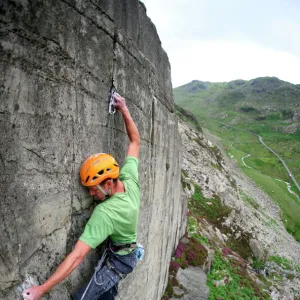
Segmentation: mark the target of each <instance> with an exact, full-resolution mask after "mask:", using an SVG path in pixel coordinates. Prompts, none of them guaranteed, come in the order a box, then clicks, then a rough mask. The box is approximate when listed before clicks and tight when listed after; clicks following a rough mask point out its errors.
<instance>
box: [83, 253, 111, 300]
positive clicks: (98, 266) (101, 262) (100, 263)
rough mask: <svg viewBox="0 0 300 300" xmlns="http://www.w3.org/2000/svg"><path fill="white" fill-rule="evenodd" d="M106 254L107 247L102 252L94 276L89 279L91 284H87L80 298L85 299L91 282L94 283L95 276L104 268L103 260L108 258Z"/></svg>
mask: <svg viewBox="0 0 300 300" xmlns="http://www.w3.org/2000/svg"><path fill="white" fill-rule="evenodd" d="M106 255H107V250H106V249H105V250H104V252H103V254H102V256H101V259H100V260H99V262H98V265H97V267H96V268H95V272H94V275H93V276H92V278H91V280H90V281H89V284H88V285H87V287H86V289H85V291H84V293H83V294H82V296H81V298H80V300H83V299H84V297H85V295H86V293H87V291H88V289H89V287H90V285H91V283H92V282H93V280H94V279H95V277H96V275H97V273H98V271H100V269H101V268H102V265H103V262H104V260H105V258H106Z"/></svg>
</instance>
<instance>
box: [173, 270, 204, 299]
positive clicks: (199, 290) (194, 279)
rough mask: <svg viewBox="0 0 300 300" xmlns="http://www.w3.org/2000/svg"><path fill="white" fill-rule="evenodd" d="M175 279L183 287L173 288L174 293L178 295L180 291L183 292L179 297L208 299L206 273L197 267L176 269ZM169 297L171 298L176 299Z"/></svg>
mask: <svg viewBox="0 0 300 300" xmlns="http://www.w3.org/2000/svg"><path fill="white" fill-rule="evenodd" d="M176 279H177V280H178V282H179V284H180V285H181V286H182V287H183V290H182V289H179V288H177V290H176V289H175V294H176V295H178V296H180V295H181V291H184V294H182V295H181V297H180V299H185V300H196V299H197V300H205V299H208V295H209V288H208V287H207V286H206V274H205V273H204V271H203V270H202V269H201V268H199V267H191V266H190V267H188V268H186V269H184V270H183V269H181V268H179V269H178V272H177V275H176ZM178 298H179V297H176V298H173V297H172V298H171V299H178Z"/></svg>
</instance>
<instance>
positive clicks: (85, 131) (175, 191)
mask: <svg viewBox="0 0 300 300" xmlns="http://www.w3.org/2000/svg"><path fill="white" fill-rule="evenodd" d="M0 24H1V30H0V74H1V77H0V129H1V133H2V137H1V140H0V171H1V172H0V173H1V179H0V187H1V200H0V219H1V222H0V228H1V232H2V234H1V235H0V298H1V299H17V298H18V297H19V295H20V294H19V291H18V288H19V287H20V284H21V283H22V282H24V280H25V279H28V280H31V281H32V282H36V283H38V282H40V283H42V282H43V281H44V280H45V279H46V278H47V277H49V276H50V275H51V273H52V272H53V271H54V270H55V269H56V267H57V266H58V265H59V263H61V261H62V260H63V258H64V257H65V255H66V254H68V253H69V252H70V250H71V249H72V247H73V245H74V243H75V242H76V240H77V239H78V237H79V235H80V233H81V232H82V230H83V227H84V224H85V223H86V221H87V219H88V217H89V215H90V213H91V211H92V210H93V207H94V204H93V201H92V199H91V197H90V196H89V195H88V193H87V191H86V190H85V189H84V188H82V187H81V186H80V183H79V176H78V173H79V167H80V163H81V162H82V160H83V158H84V157H86V156H87V154H91V153H95V152H110V153H112V154H113V155H114V156H115V157H116V158H117V160H118V161H119V162H120V163H121V164H122V162H123V160H124V157H125V154H126V149H127V145H128V141H127V135H126V131H125V127H124V124H123V121H122V118H121V116H120V115H119V114H118V113H117V114H116V115H115V116H109V114H108V90H109V88H110V86H111V83H112V82H114V84H115V86H116V87H117V90H118V92H119V93H120V94H122V95H123V96H125V98H126V100H127V104H128V107H129V110H130V111H131V113H132V116H133V118H134V120H135V121H136V123H137V126H138V128H139V130H140V134H141V138H142V145H141V153H140V169H139V174H140V181H141V187H142V201H141V213H140V221H139V231H138V234H139V241H140V242H141V243H143V244H144V245H145V250H146V257H145V259H144V261H143V262H142V263H141V264H140V265H138V267H137V268H136V270H135V272H134V273H133V274H132V275H130V276H129V277H128V278H127V279H126V280H125V281H124V282H123V284H122V286H121V290H120V294H121V298H122V299H123V300H126V299H147V300H149V299H160V296H161V294H162V292H163V290H164V287H165V285H166V281H167V271H168V263H169V259H170V257H171V252H172V250H173V249H174V246H175V244H176V243H177V241H178V238H179V237H180V236H181V235H182V234H183V232H184V229H185V222H186V220H185V214H184V213H185V209H186V205H187V204H186V203H184V202H182V201H181V200H180V190H181V189H180V168H181V150H180V147H179V144H180V136H179V133H178V128H177V119H176V117H175V115H174V114H173V100H172V86H171V78H170V64H169V61H168V57H167V55H166V53H165V52H164V50H163V49H162V47H161V43H160V40H159V37H158V35H157V32H156V29H155V26H154V25H153V23H152V22H151V20H150V19H149V18H148V17H147V15H146V9H145V7H144V5H143V4H142V3H140V2H139V1H137V0H130V1H129V0H126V1H118V0H106V1H102V0H85V1H84V0H77V1H73V0H60V1H54V0H50V1H42V0H40V1H38V0H33V1H27V0H14V1H13V0H4V1H2V2H1V4H0ZM97 258H98V253H96V251H93V253H91V254H90V255H89V257H88V258H87V259H86V260H85V262H84V263H83V264H82V265H81V266H80V267H79V268H78V270H76V271H74V273H73V274H72V275H71V276H70V277H69V278H68V279H67V280H65V281H64V282H63V283H62V284H60V285H59V286H57V287H56V288H54V289H53V291H51V293H50V294H48V296H46V297H45V298H47V297H48V299H59V300H64V299H70V294H71V293H72V292H73V291H74V290H75V289H77V288H78V287H79V286H80V285H81V284H83V283H84V282H85V281H86V280H87V278H88V276H89V275H90V274H91V273H92V271H93V265H94V263H95V262H96V261H97Z"/></svg>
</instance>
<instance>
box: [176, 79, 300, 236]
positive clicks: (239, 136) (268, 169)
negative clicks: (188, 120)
mask: <svg viewBox="0 0 300 300" xmlns="http://www.w3.org/2000/svg"><path fill="white" fill-rule="evenodd" d="M262 81H263V82H262V83H261V82H260V83H257V82H256V83H255V84H254V87H255V89H254V90H253V84H252V85H251V82H250V83H249V82H248V83H243V82H242V86H240V85H238V88H237V89H230V90H228V84H226V83H202V85H200V87H199V82H192V83H190V84H189V85H187V86H184V87H179V88H177V89H174V99H175V102H176V103H177V104H178V105H180V106H182V107H183V108H186V109H188V110H190V111H192V112H193V113H194V115H195V116H196V118H197V119H198V121H199V123H200V125H201V126H203V127H205V128H208V129H209V130H210V131H211V132H213V133H214V134H216V135H218V136H219V137H221V138H222V141H223V143H224V145H225V149H226V150H227V152H228V153H231V154H232V155H233V156H234V159H236V160H237V162H238V164H239V165H240V167H241V168H242V170H243V171H244V172H245V173H246V174H247V175H248V176H249V177H250V178H252V180H254V181H255V182H256V183H257V184H258V185H259V186H261V187H262V188H263V190H265V192H266V193H267V194H269V195H270V196H271V198H272V199H274V201H275V202H276V203H278V204H279V206H280V208H281V210H282V219H283V221H284V222H285V224H286V228H287V230H288V231H289V232H290V233H292V234H293V235H294V237H295V238H296V239H297V240H298V241H300V218H299V212H300V203H299V201H298V199H297V197H295V196H294V195H292V194H290V193H289V192H288V191H287V188H286V184H284V183H281V182H279V181H277V180H276V179H280V180H284V181H289V176H288V174H287V172H286V171H285V169H284V168H283V166H282V164H281V163H280V162H279V161H278V159H277V157H275V156H274V155H273V154H272V153H270V152H269V151H268V150H267V149H266V148H265V147H264V146H263V145H262V144H261V143H260V142H259V141H258V139H257V137H255V136H254V135H251V134H250V133H247V132H243V131H238V130H235V129H233V128H228V127H225V126H223V125H221V124H220V123H218V122H217V121H222V122H224V123H226V124H228V123H230V122H232V121H234V124H233V125H234V126H236V127H238V128H241V129H246V130H250V131H253V132H255V133H257V134H259V135H261V136H262V137H263V139H264V141H265V143H266V144H267V145H268V146H270V147H271V148H272V149H274V150H275V151H276V152H278V153H279V155H281V156H282V157H283V159H284V160H285V161H286V163H287V165H288V166H289V168H290V169H291V171H292V172H293V174H294V176H295V178H296V179H297V180H298V181H299V182H300V133H297V134H283V133H281V132H279V131H275V130H274V127H278V126H279V127H282V126H285V124H284V123H282V122H283V120H282V113H281V112H282V111H283V109H285V110H286V111H288V110H289V109H292V107H295V105H297V103H299V104H300V98H297V97H298V94H297V93H296V92H297V89H298V87H296V88H295V86H293V85H290V84H287V83H283V84H282V85H283V86H281V87H278V86H277V87H276V88H275V89H274V90H273V91H270V86H268V89H269V90H267V91H264V90H263V89H264V88H266V87H265V85H266V83H265V82H264V80H262ZM252 83H253V82H252ZM271 83H272V82H271ZM245 85H246V86H245ZM275 85H278V82H276V81H275ZM203 88H204V89H203ZM257 90H259V92H257ZM276 90H277V91H278V90H279V92H278V93H279V96H278V95H277V94H276V93H275V92H274V91H276ZM282 90H284V91H286V94H288V95H290V96H291V99H290V106H289V105H288V104H287V101H286V100H285V101H283V100H282ZM299 91H300V89H299ZM255 92H256V94H255ZM293 93H294V94H293ZM253 95H255V97H256V98H255V99H252V98H253V97H254V96H253ZM258 95H259V97H258ZM251 97H252V98H251ZM264 97H265V98H264ZM299 97H300V92H299ZM257 98H259V100H257ZM245 99H248V100H247V101H248V102H247V105H248V106H247V107H254V108H255V110H251V109H250V111H248V112H241V110H240V109H239V108H240V107H243V105H244V107H246V106H245ZM249 99H250V100H249ZM251 99H252V100H251ZM280 99H281V100H280ZM272 100H273V102H272ZM258 102H259V103H260V104H259V105H258V104H257V103H258ZM263 103H265V104H267V106H268V105H269V106H270V107H273V111H271V112H267V113H266V112H265V111H264V109H260V108H261V107H263V106H266V105H265V104H263ZM259 107H260V108H259ZM275 109H277V112H276V111H274V110H275ZM262 116H263V117H264V118H265V119H264V120H259V121H258V120H256V119H257V118H261V117H262ZM247 154H251V156H250V157H247V158H245V162H246V163H247V165H249V166H251V167H252V168H247V167H245V166H244V164H243V162H242V160H241V158H242V157H244V156H246V155H247ZM292 187H293V184H292ZM293 190H294V191H295V192H297V190H296V189H295V187H294V189H293Z"/></svg>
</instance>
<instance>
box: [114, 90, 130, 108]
mask: <svg viewBox="0 0 300 300" xmlns="http://www.w3.org/2000/svg"><path fill="white" fill-rule="evenodd" d="M114 100H115V108H116V109H117V110H119V111H121V112H122V110H124V109H127V106H126V101H125V98H123V97H122V96H120V95H119V94H118V93H115V94H114Z"/></svg>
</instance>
